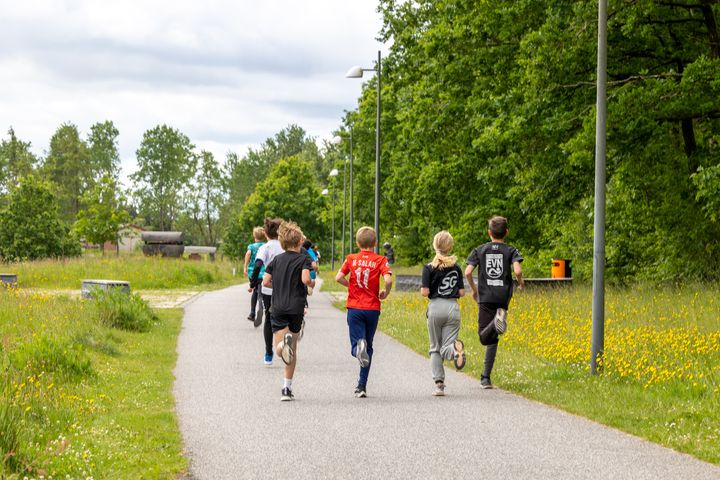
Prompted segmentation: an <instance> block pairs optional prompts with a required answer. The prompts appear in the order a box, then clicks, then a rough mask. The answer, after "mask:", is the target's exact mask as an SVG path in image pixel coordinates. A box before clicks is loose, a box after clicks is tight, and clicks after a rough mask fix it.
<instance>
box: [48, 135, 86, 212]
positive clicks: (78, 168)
mask: <svg viewBox="0 0 720 480" xmlns="http://www.w3.org/2000/svg"><path fill="white" fill-rule="evenodd" d="M42 170H43V172H44V173H45V176H46V177H47V178H48V179H49V180H51V181H52V182H53V183H54V184H55V191H56V194H57V199H58V202H59V203H60V214H61V215H62V217H63V219H64V220H65V221H66V222H68V223H72V222H74V221H75V216H76V215H77V212H79V211H80V197H82V195H83V194H84V193H85V192H86V191H87V190H88V189H89V188H90V187H91V186H92V184H93V170H92V168H91V166H90V155H89V152H88V148H87V144H86V143H85V142H84V141H83V140H82V139H81V138H80V133H79V132H78V128H77V126H75V125H73V124H71V123H64V124H62V125H61V126H60V127H59V128H58V129H57V130H56V131H55V133H54V134H53V136H52V138H51V139H50V151H49V152H48V156H47V158H46V159H45V163H44V164H43V168H42Z"/></svg>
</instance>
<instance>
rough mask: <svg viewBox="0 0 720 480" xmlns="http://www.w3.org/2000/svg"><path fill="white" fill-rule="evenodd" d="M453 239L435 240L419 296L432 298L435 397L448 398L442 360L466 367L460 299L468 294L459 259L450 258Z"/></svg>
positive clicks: (429, 322) (430, 332)
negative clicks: (433, 253)
mask: <svg viewBox="0 0 720 480" xmlns="http://www.w3.org/2000/svg"><path fill="white" fill-rule="evenodd" d="M452 247H453V238H452V236H451V235H450V233H448V232H446V231H442V232H439V233H438V234H436V235H435V238H434V239H433V248H434V249H435V258H433V260H432V262H430V263H428V264H426V265H424V266H423V275H422V288H421V289H420V293H421V294H422V295H423V296H424V297H429V298H430V303H429V304H428V309H427V325H428V335H429V337H430V367H431V369H432V375H433V380H434V381H435V391H434V392H433V395H436V396H442V395H445V369H444V367H443V360H453V362H454V363H455V368H457V369H458V370H459V369H461V368H463V367H464V366H465V352H464V345H463V342H462V341H461V340H458V338H457V337H458V333H459V332H460V306H459V305H458V299H459V298H460V297H462V296H463V295H464V294H465V283H464V280H463V275H462V270H460V267H458V266H457V257H455V256H454V255H450V252H451V251H452Z"/></svg>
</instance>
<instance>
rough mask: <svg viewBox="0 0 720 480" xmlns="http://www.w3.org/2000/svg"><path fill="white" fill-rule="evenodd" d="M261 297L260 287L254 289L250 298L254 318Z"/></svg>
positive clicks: (251, 314)
mask: <svg viewBox="0 0 720 480" xmlns="http://www.w3.org/2000/svg"><path fill="white" fill-rule="evenodd" d="M259 297H260V286H259V285H258V286H257V287H255V288H253V293H252V297H250V316H251V317H254V316H255V312H256V310H255V309H256V307H257V303H258V299H259Z"/></svg>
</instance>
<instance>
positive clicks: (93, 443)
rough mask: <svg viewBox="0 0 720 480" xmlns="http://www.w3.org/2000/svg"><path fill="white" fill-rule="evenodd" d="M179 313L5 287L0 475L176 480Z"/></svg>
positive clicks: (1, 296) (1, 301)
mask: <svg viewBox="0 0 720 480" xmlns="http://www.w3.org/2000/svg"><path fill="white" fill-rule="evenodd" d="M181 318H182V311H181V310H163V311H160V312H159V313H157V314H154V313H153V312H152V311H150V310H149V309H147V307H146V306H143V304H142V303H141V301H139V300H138V299H135V300H134V301H133V302H129V303H125V304H123V306H118V305H117V304H115V303H114V302H113V301H112V299H109V300H108V299H106V301H104V302H95V301H88V302H86V301H81V300H73V299H70V298H68V297H63V296H48V295H42V294H27V293H23V292H22V291H18V290H5V289H2V290H0V365H1V366H2V372H3V375H2V377H1V378H0V478H8V479H15V478H25V477H27V478H40V477H44V478H50V477H52V478H118V479H121V478H175V477H176V476H177V474H178V473H180V472H182V471H183V470H184V469H185V468H186V460H185V459H184V458H183V457H182V451H181V437H180V433H179V430H178V427H177V424H176V419H175V414H174V401H173V397H172V383H173V375H172V369H173V367H174V365H175V359H176V353H175V344H176V338H177V335H178V333H179V329H180V322H181Z"/></svg>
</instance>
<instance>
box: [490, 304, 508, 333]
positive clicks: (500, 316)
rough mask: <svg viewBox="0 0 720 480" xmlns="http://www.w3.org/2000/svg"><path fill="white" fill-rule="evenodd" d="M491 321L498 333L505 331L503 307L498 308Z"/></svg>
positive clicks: (505, 323)
mask: <svg viewBox="0 0 720 480" xmlns="http://www.w3.org/2000/svg"><path fill="white" fill-rule="evenodd" d="M493 322H494V323H495V331H496V332H497V334H498V335H502V334H503V333H505V331H507V311H506V310H505V309H504V308H498V309H497V312H495V318H494V320H493Z"/></svg>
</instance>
